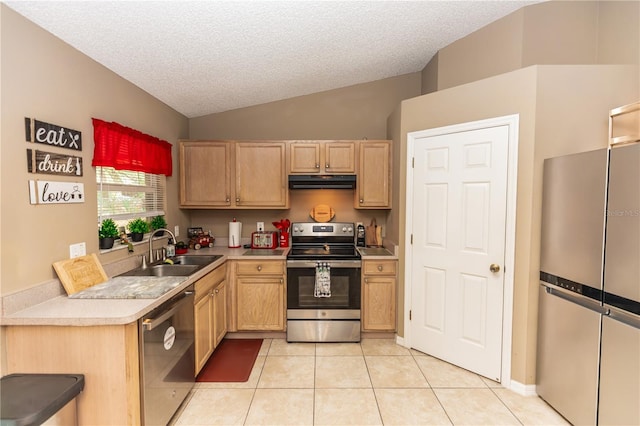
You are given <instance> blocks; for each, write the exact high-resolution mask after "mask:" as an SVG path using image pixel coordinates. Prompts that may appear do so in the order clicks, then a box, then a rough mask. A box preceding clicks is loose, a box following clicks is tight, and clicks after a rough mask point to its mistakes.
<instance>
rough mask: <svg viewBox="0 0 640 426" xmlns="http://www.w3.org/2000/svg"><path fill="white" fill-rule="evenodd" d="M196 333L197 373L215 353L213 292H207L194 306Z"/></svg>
mask: <svg viewBox="0 0 640 426" xmlns="http://www.w3.org/2000/svg"><path fill="white" fill-rule="evenodd" d="M194 320H195V321H194V335H195V358H196V372H195V373H196V374H198V373H199V372H200V370H201V369H202V367H204V365H205V364H206V363H207V360H208V359H209V356H211V354H212V353H213V347H214V343H213V332H212V329H211V327H212V324H213V322H214V318H213V301H212V297H211V293H207V294H205V295H204V296H202V298H200V300H198V301H197V302H196V304H195V306H194Z"/></svg>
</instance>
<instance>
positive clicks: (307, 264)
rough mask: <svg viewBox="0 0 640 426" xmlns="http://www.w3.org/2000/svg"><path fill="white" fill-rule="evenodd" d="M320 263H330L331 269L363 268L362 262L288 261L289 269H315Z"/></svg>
mask: <svg viewBox="0 0 640 426" xmlns="http://www.w3.org/2000/svg"><path fill="white" fill-rule="evenodd" d="M318 263H328V264H329V266H330V267H331V268H358V269H359V268H361V267H362V261H360V260H287V268H315V267H316V265H317V264H318Z"/></svg>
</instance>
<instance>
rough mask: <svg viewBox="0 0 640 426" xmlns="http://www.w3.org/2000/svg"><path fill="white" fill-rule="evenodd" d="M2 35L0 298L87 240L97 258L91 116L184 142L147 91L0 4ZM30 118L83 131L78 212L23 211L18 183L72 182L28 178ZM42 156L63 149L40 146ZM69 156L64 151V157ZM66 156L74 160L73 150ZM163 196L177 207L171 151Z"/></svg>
mask: <svg viewBox="0 0 640 426" xmlns="http://www.w3.org/2000/svg"><path fill="white" fill-rule="evenodd" d="M0 14H1V15H0V18H1V20H0V22H1V27H0V28H1V32H2V38H1V42H2V46H1V47H2V49H1V55H2V57H1V60H2V82H1V90H2V91H1V96H2V98H1V101H2V110H1V114H2V116H1V119H2V130H1V145H0V153H1V159H0V161H1V171H0V185H1V193H2V204H1V207H0V219H1V223H0V236H1V238H0V253H1V255H2V256H1V261H0V268H1V270H0V285H1V294H2V295H6V294H9V293H13V292H15V291H18V290H23V289H26V288H30V287H33V286H35V285H37V284H39V283H41V282H44V281H47V280H50V279H52V278H55V277H56V275H55V272H54V271H53V269H52V267H51V265H52V263H53V262H56V261H58V260H62V259H67V258H68V257H69V245H70V244H73V243H78V242H86V245H87V252H88V253H93V252H97V251H98V238H97V204H96V184H95V169H94V168H93V167H91V159H92V157H93V126H92V123H91V118H92V117H97V118H100V119H103V120H107V121H117V122H119V123H121V124H123V125H125V126H129V127H133V128H136V129H138V130H140V131H142V132H145V133H149V134H151V135H154V136H157V137H159V138H162V139H165V140H167V141H169V142H171V143H174V142H175V141H176V140H177V139H178V138H181V137H187V136H188V122H187V118H186V117H184V116H183V115H181V114H179V113H177V112H176V111H174V110H172V109H171V108H169V107H168V106H166V105H165V104H163V103H161V102H160V101H158V100H157V99H155V98H153V97H151V96H150V95H149V94H148V93H146V92H144V91H142V90H141V89H139V88H137V87H136V86H134V85H132V84H131V83H129V82H127V81H125V80H124V79H122V78H120V77H119V76H117V75H116V74H114V73H113V72H111V71H109V70H107V69H106V68H104V67H103V66H101V65H99V64H98V63H96V62H95V61H93V60H91V59H89V58H88V57H86V56H85V55H83V54H82V53H80V52H79V51H77V50H75V49H73V48H71V47H70V46H69V45H67V44H65V43H63V42H62V41H60V40H59V39H57V38H55V37H53V36H52V35H51V34H50V33H48V32H46V31H44V30H42V29H41V28H39V27H38V26H36V25H35V24H33V23H31V22H30V21H27V20H26V19H24V18H23V17H22V16H20V15H18V14H17V13H15V12H14V11H12V10H11V9H9V8H7V7H6V6H5V5H4V4H3V5H0ZM25 117H30V118H37V119H40V120H43V121H46V122H49V123H54V124H58V125H61V126H65V127H69V128H72V129H76V130H80V131H81V132H82V152H81V156H82V159H83V163H84V175H83V176H82V177H81V178H80V179H79V180H78V181H79V182H82V183H83V184H84V189H85V195H86V201H85V202H84V203H82V204H66V205H36V206H34V205H30V204H29V196H28V187H27V181H28V180H29V179H36V178H38V179H45V180H54V181H55V180H60V181H73V179H70V178H68V177H56V176H53V175H33V174H29V173H27V167H26V155H25V151H26V149H27V148H36V147H35V146H34V144H30V143H27V142H26V141H25V130H24V118H25ZM39 149H43V150H46V151H51V152H65V150H64V149H57V148H55V147H51V148H50V147H45V146H42V145H40V146H39ZM66 151H68V150H66ZM73 154H76V153H75V152H74V153H73ZM174 170H175V171H176V173H175V174H174V176H173V177H170V178H168V179H167V184H168V185H167V186H168V188H167V198H168V200H176V199H177V197H178V185H177V170H178V169H177V150H174ZM168 204H169V206H168V212H167V221H168V222H169V224H170V225H174V224H179V225H182V226H183V227H185V226H187V225H188V221H187V217H186V215H185V214H184V213H183V212H181V211H180V210H179V209H177V208H176V207H175V206H176V204H175V203H174V202H169V203H168ZM123 256H127V251H126V250H122V251H118V252H116V253H114V254H111V255H109V256H102V258H101V261H102V262H103V263H108V262H110V261H112V260H115V259H116V258H119V257H123Z"/></svg>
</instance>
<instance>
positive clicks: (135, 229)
mask: <svg viewBox="0 0 640 426" xmlns="http://www.w3.org/2000/svg"><path fill="white" fill-rule="evenodd" d="M127 228H128V229H129V232H130V233H131V240H132V241H134V242H135V241H142V238H143V237H144V234H145V233H147V232H149V223H148V222H147V221H146V220H144V219H142V218H141V217H139V218H136V219H133V220H130V221H129V223H128V224H127Z"/></svg>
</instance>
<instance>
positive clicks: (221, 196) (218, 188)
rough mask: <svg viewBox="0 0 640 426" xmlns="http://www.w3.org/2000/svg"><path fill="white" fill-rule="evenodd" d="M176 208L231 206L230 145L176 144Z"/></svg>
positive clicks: (224, 143) (227, 143) (216, 143)
mask: <svg viewBox="0 0 640 426" xmlns="http://www.w3.org/2000/svg"><path fill="white" fill-rule="evenodd" d="M179 147H180V150H179V156H180V159H179V163H180V206H181V207H204V208H206V207H217V208H225V207H231V204H232V203H231V200H232V198H231V197H232V196H233V195H234V194H233V192H232V187H231V183H232V175H231V165H232V162H231V159H232V157H233V144H231V143H229V142H225V141H206V142H205V141H198V142H186V141H184V142H180V144H179Z"/></svg>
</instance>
